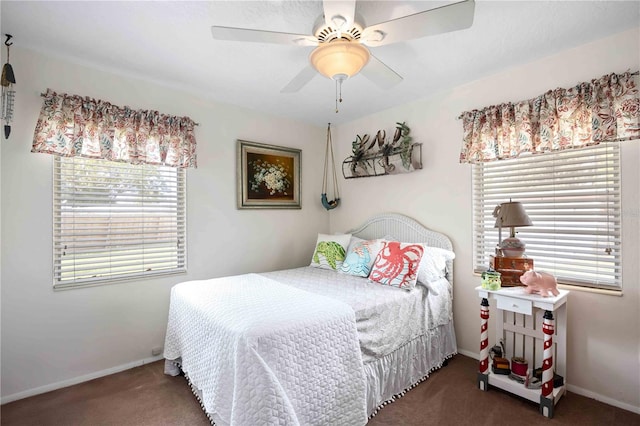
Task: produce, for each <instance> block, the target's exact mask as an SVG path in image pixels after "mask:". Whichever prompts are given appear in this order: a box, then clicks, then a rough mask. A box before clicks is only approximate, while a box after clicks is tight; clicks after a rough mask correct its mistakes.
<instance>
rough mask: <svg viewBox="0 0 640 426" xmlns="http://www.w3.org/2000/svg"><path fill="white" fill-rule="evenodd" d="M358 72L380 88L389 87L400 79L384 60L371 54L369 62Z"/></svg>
mask: <svg viewBox="0 0 640 426" xmlns="http://www.w3.org/2000/svg"><path fill="white" fill-rule="evenodd" d="M360 74H362V75H363V76H365V77H366V78H368V79H369V80H371V81H372V82H374V83H375V84H376V85H377V86H379V87H381V88H382V89H389V88H391V87H393V86H395V85H396V84H398V83H400V82H401V81H402V77H400V74H398V73H397V72H395V71H394V70H392V69H391V68H389V67H388V66H387V65H385V63H384V62H382V61H381V60H380V59H378V58H376V57H375V56H373V55H371V56H370V57H369V62H368V63H367V65H365V67H364V68H362V71H360Z"/></svg>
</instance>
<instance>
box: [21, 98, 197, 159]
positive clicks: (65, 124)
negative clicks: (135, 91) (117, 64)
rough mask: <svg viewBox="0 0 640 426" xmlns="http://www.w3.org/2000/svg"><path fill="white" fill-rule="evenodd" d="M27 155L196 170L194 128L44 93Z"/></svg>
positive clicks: (181, 120)
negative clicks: (31, 143)
mask: <svg viewBox="0 0 640 426" xmlns="http://www.w3.org/2000/svg"><path fill="white" fill-rule="evenodd" d="M43 97H44V102H43V103H42V109H41V110H40V117H39V118H38V122H37V124H36V129H35V132H34V135H33V148H32V150H31V152H42V153H47V154H55V155H61V156H65V157H76V156H78V157H89V158H102V159H105V160H110V161H122V162H126V163H132V164H155V165H164V166H171V167H181V168H184V167H196V139H195V137H194V134H193V128H194V126H195V125H196V123H194V122H193V120H191V119H190V118H188V117H175V116H169V115H165V114H160V113H159V112H157V111H147V110H132V109H130V108H128V107H119V106H116V105H112V104H110V103H109V102H106V101H101V100H96V99H91V98H88V97H81V96H76V95H68V94H65V93H56V92H53V91H51V90H50V89H48V90H47V93H46V94H44V95H43Z"/></svg>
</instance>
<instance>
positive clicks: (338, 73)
mask: <svg viewBox="0 0 640 426" xmlns="http://www.w3.org/2000/svg"><path fill="white" fill-rule="evenodd" d="M355 8H356V0H324V1H323V9H324V15H323V16H320V17H319V18H318V19H317V21H316V23H315V25H314V28H313V32H312V34H313V35H304V34H291V33H281V32H275V31H262V30H254V29H248V28H232V27H223V26H217V25H216V26H212V27H211V33H212V35H213V38H214V39H218V40H234V41H249V42H259V43H277V44H290V45H297V46H316V48H315V49H314V50H313V51H312V52H311V54H310V55H309V61H310V65H308V66H307V67H305V68H304V69H303V70H302V71H300V72H299V73H298V75H296V76H295V77H294V78H293V80H291V81H290V82H289V84H287V85H286V86H285V87H284V88H283V89H282V90H281V92H283V93H290V92H297V91H298V90H300V89H301V88H302V87H304V85H306V84H307V83H308V82H309V81H311V79H312V78H313V77H314V76H315V75H316V71H317V72H319V73H320V74H322V75H324V76H326V77H328V78H331V79H333V80H336V82H340V84H342V82H343V81H344V80H346V79H348V78H349V77H352V76H354V75H355V74H357V73H358V72H360V71H362V75H364V76H365V77H367V78H368V79H369V80H371V81H373V82H374V83H375V84H376V85H378V86H379V87H381V88H384V89H386V88H389V87H392V86H394V85H396V84H398V83H399V82H400V81H402V77H401V76H400V75H399V74H398V73H396V72H395V71H394V70H393V69H391V68H390V67H389V66H387V65H386V64H384V63H383V62H382V61H380V60H379V59H378V58H376V57H375V56H373V55H372V54H371V52H370V51H369V49H368V48H367V47H377V46H383V45H387V44H392V43H398V42H401V41H406V40H411V39H416V38H421V37H425V36H429V35H434V34H440V33H446V32H449V31H456V30H461V29H465V28H469V27H470V26H471V24H472V23H473V13H474V8H475V3H474V1H473V0H465V1H459V2H456V3H452V4H448V5H445V6H442V7H438V8H435V9H431V10H427V11H424V12H419V13H415V14H412V15H407V16H403V17H401V18H397V19H392V20H389V21H386V22H381V23H379V24H375V25H370V26H367V27H365V26H364V25H362V22H363V20H362V19H361V18H360V17H359V16H357V15H356V13H355Z"/></svg>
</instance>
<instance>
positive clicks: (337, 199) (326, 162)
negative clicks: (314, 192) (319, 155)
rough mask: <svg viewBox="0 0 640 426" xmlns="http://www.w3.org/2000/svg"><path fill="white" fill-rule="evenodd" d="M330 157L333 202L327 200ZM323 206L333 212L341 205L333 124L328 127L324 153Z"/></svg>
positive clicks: (321, 198)
mask: <svg viewBox="0 0 640 426" xmlns="http://www.w3.org/2000/svg"><path fill="white" fill-rule="evenodd" d="M329 155H331V172H332V173H331V177H332V178H333V196H334V197H335V198H334V199H333V200H329V199H328V198H327V180H328V177H327V174H328V173H327V171H328V169H329ZM320 201H321V202H322V206H323V207H324V208H325V209H327V210H333V209H335V208H336V207H338V205H339V204H340V191H339V190H338V179H337V176H336V160H335V157H334V156H333V142H332V141H331V123H329V125H328V126H327V146H326V148H325V151H324V175H323V177H322V195H321V196H320Z"/></svg>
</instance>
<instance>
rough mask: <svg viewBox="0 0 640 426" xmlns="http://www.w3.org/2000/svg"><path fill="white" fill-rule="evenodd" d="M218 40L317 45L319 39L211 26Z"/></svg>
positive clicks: (213, 34) (301, 35)
mask: <svg viewBox="0 0 640 426" xmlns="http://www.w3.org/2000/svg"><path fill="white" fill-rule="evenodd" d="M211 35H212V36H213V38H214V39H216V40H233V41H251V42H256V43H276V44H297V45H299V46H317V45H318V39H316V38H315V37H313V36H310V35H303V34H290V33H279V32H275V31H262V30H251V29H248V28H232V27H219V26H215V25H214V26H213V27H211Z"/></svg>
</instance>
